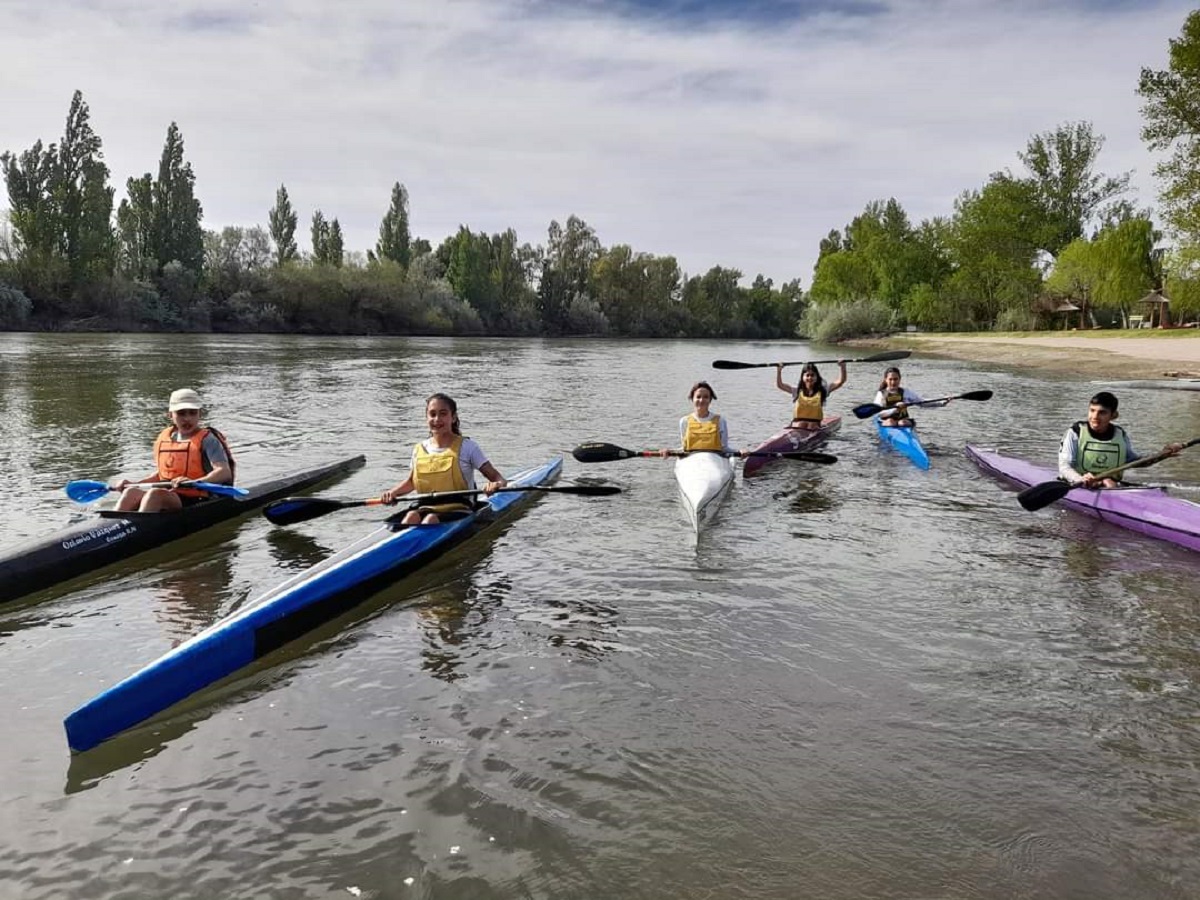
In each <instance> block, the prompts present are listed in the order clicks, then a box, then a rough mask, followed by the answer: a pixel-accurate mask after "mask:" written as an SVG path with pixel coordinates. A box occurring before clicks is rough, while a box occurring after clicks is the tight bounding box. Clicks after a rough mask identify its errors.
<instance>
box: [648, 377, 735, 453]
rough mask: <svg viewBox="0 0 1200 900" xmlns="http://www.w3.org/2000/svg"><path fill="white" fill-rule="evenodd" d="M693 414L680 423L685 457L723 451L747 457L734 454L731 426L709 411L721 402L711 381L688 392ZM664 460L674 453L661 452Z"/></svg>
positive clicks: (704, 382) (680, 441)
mask: <svg viewBox="0 0 1200 900" xmlns="http://www.w3.org/2000/svg"><path fill="white" fill-rule="evenodd" d="M688 399H689V400H691V401H692V411H691V412H690V413H688V414H687V415H686V416H684V417H683V418H681V419H680V420H679V445H680V448H681V449H682V450H683V452H684V453H691V452H692V451H695V450H721V451H725V452H727V453H736V454H737V455H738V456H744V455H745V451H737V450H732V449H731V448H730V446H729V426H728V424H726V422H725V419H724V417H722V416H720V415H718V414H717V413H714V412H712V410H711V409H710V408H709V407H710V405H711V404H712V402H713V401H714V400H716V399H717V394H716V391H714V390H713V388H712V385H711V384H709V383H708V382H707V381H697V382H696V383H695V384H693V385H692V389H691V390H690V391H688ZM659 455H660V456H670V455H671V451H669V450H660V451H659Z"/></svg>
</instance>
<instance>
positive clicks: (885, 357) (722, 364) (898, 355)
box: [712, 350, 912, 369]
mask: <svg viewBox="0 0 1200 900" xmlns="http://www.w3.org/2000/svg"><path fill="white" fill-rule="evenodd" d="M910 356H912V351H911V350H889V351H887V352H885V353H876V354H875V355H874V356H863V357H859V358H858V359H809V360H800V361H799V362H769V363H744V362H737V361H735V360H731V359H716V360H713V364H712V366H713V368H714V369H772V368H774V367H776V366H803V365H807V364H809V363H811V364H812V365H814V366H823V365H832V364H833V363H876V362H891V361H892V360H895V359H907V358H908V357H910Z"/></svg>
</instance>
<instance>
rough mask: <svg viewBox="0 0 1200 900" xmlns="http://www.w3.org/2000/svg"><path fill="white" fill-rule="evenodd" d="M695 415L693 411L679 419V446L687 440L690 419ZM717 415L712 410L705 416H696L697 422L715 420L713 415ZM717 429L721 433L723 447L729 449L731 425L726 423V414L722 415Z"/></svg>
mask: <svg viewBox="0 0 1200 900" xmlns="http://www.w3.org/2000/svg"><path fill="white" fill-rule="evenodd" d="M694 415H696V414H695V413H691V414H690V415H686V416H684V417H683V418H682V419H680V420H679V446H680V447H682V446H683V445H684V442H685V441H687V425H688V419H690V418H691V417H692V416H694ZM715 415H716V413H711V412H710V413H709V414H708V415H707V416H705V417H704V418H700V416H696V421H697V422H711V421H712V420H713V416H715ZM717 430H718V431H719V432H720V434H721V449H722V450H728V449H729V426H728V425H726V423H725V417H724V416H721V421H720V423H719V424H718V425H717Z"/></svg>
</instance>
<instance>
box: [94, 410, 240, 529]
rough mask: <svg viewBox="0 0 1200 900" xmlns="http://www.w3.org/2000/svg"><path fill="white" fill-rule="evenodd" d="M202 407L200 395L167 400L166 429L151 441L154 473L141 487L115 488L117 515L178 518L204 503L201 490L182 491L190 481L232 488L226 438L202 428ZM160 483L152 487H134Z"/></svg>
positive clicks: (132, 484)
mask: <svg viewBox="0 0 1200 900" xmlns="http://www.w3.org/2000/svg"><path fill="white" fill-rule="evenodd" d="M203 407H204V404H203V403H201V402H200V395H199V394H197V393H196V392H195V391H193V390H191V389H190V388H182V389H180V390H178V391H175V392H174V393H172V394H171V399H170V401H169V402H168V404H167V417H168V418H169V419H170V420H171V424H170V425H168V426H167V427H166V428H164V429H163V431H162V433H161V434H159V436H158V438H157V439H156V440H155V441H154V461H155V464H156V465H157V466H158V470H157V471H156V472H155V473H154V474H153V475H148V476H146V477H145V478H143V479H141V481H129V480H128V479H125V480H122V481H121V482H119V483H118V484H117V485H116V487H117V489H118V490H120V491H121V492H122V493H121V499H120V500H119V501H118V502H117V509H118V510H121V511H124V512H129V511H131V510H137V511H139V512H177V511H178V510H180V509H183V507H184V506H188V505H190V504H193V503H197V502H199V501H201V500H203V499H205V498H207V497H208V494H206V493H204V492H203V491H200V490H195V489H192V488H187V487H184V486H182V485H184V484H185V483H186V482H189V481H211V482H213V483H215V484H233V474H234V462H233V454H232V453H230V452H229V444H228V443H227V442H226V440H225V435H223V434H221V432H219V431H217V429H215V428H212V427H209V426H202V425H201V424H200V415H201V413H202V412H203ZM155 482H157V483H159V484H160V485H161V486H156V487H139V485H145V484H151V483H155Z"/></svg>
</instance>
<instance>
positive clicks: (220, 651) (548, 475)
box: [63, 458, 562, 751]
mask: <svg viewBox="0 0 1200 900" xmlns="http://www.w3.org/2000/svg"><path fill="white" fill-rule="evenodd" d="M561 469H562V459H561V458H556V459H553V460H551V461H550V462H548V463H546V464H545V465H543V466H540V467H537V468H534V469H529V470H527V471H525V472H522V473H520V474H518V475H515V476H513V477H512V478H511V479H509V484H510V485H513V486H517V485H536V484H549V483H551V482H553V481H554V480H555V479H556V478H557V477H558V475H559V472H560V471H561ZM535 496H536V492H532V491H531V492H528V493H526V492H511V493H498V494H494V495H493V496H491V497H489V498H487V500H486V502H484V503H482V504H480V506H479V507H478V508H477V509H476V511H475V513H474V514H472V515H470V516H468V517H466V518H463V519H459V520H456V521H453V522H446V523H443V524H439V525H423V526H419V527H414V528H400V529H398V530H392V528H390V527H388V526H386V525H385V526H383V527H381V528H379V529H377V530H375V531H373V532H371V533H370V534H367V535H365V536H364V537H362V538H360V539H359V540H357V541H355V542H354V543H353V544H350V545H349V546H348V547H346V548H344V549H342V550H340V551H338V552H337V553H335V554H333V555H332V556H330V557H329V558H328V559H325V560H323V561H322V562H320V563H318V564H317V565H315V566H313V567H312V568H311V569H308V570H307V571H305V572H301V573H299V574H297V575H295V576H294V577H292V578H290V579H288V580H287V581H285V582H284V583H283V584H281V585H279V586H278V587H276V588H273V589H272V590H270V591H267V592H266V593H265V594H263V595H261V596H260V597H258V598H257V599H255V600H252V601H250V602H249V603H247V604H246V605H245V606H244V607H243V608H242V609H240V610H238V611H237V612H236V613H234V614H233V615H230V616H227V617H226V618H224V619H222V620H221V621H219V622H216V623H215V624H213V625H212V626H211V627H209V628H207V629H205V630H204V631H202V632H200V633H199V634H197V635H196V636H194V637H192V638H191V639H190V640H188V641H186V642H185V643H183V644H180V645H179V646H178V647H175V648H174V649H172V650H170V651H169V652H168V653H166V654H164V655H163V656H161V657H160V658H159V659H158V660H156V661H155V662H152V663H150V664H149V665H147V666H146V667H144V668H143V669H141V670H140V671H138V672H135V673H134V674H132V675H130V676H129V677H128V678H126V679H125V680H123V681H121V682H120V683H118V684H116V685H114V686H113V687H111V688H109V689H108V690H106V691H104V692H103V693H101V694H99V695H97V696H96V697H94V698H92V699H91V700H89V701H88V702H87V703H84V704H83V705H82V706H80V707H79V708H78V709H76V710H75V711H74V712H72V713H71V714H70V715H68V716H67V718H66V720H65V721H64V723H63V724H64V727H65V728H66V732H67V743H68V744H69V745H70V747H71V749H72V750H74V751H82V750H88V749H90V748H91V747H94V746H96V745H97V744H99V743H101V742H102V741H105V740H108V739H109V738H111V737H113V736H114V735H116V734H118V733H120V732H121V731H124V730H125V729H127V728H131V727H133V726H134V725H137V724H138V723H140V722H143V721H145V720H146V719H148V718H150V717H151V716H154V715H157V714H158V713H160V712H163V711H164V710H166V709H168V708H169V707H171V706H173V705H174V704H176V703H178V702H180V701H181V700H184V699H186V698H187V697H189V696H191V695H192V694H194V693H196V692H197V691H199V690H201V689H203V688H205V687H208V686H209V685H211V684H214V683H215V682H217V681H219V680H221V679H222V678H225V677H227V676H229V675H232V674H234V673H235V672H237V671H238V670H239V669H241V668H244V667H245V666H248V665H250V664H251V663H253V662H254V661H255V660H257V659H260V658H261V657H263V656H265V655H267V654H268V653H270V652H271V651H272V650H275V649H277V648H279V647H282V646H283V645H284V644H287V643H289V642H290V641H292V640H294V639H296V638H298V637H300V636H301V635H303V634H305V633H306V632H308V631H311V630H312V629H314V628H316V627H317V626H319V625H321V624H322V623H324V622H327V621H329V620H330V619H333V618H336V617H337V616H339V615H341V614H342V613H345V612H347V611H348V610H350V609H352V608H353V607H354V606H356V605H357V604H358V603H359V602H361V601H362V600H363V599H364V598H365V597H366V596H368V595H369V594H370V593H373V592H374V590H375V589H376V588H378V587H381V586H382V585H383V584H386V583H390V582H392V581H395V580H396V579H398V578H401V577H403V576H404V575H406V574H409V573H411V572H413V571H415V570H416V569H418V568H420V567H421V566H423V565H425V564H426V563H428V562H430V561H431V560H433V559H435V558H436V557H438V556H441V555H442V554H443V553H445V552H446V551H448V550H450V549H451V548H452V547H455V546H457V545H459V544H461V543H462V542H463V541H465V540H467V539H468V538H470V537H473V536H474V535H476V534H479V533H480V532H481V531H483V530H485V529H486V528H489V527H491V526H492V525H494V524H495V523H496V522H499V521H501V520H503V519H507V518H510V517H511V516H512V515H513V514H514V513H516V512H517V511H518V510H520V509H522V508H524V507H525V506H526V505H528V504H529V503H530V502H532V500H533V498H534V497H535Z"/></svg>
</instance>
